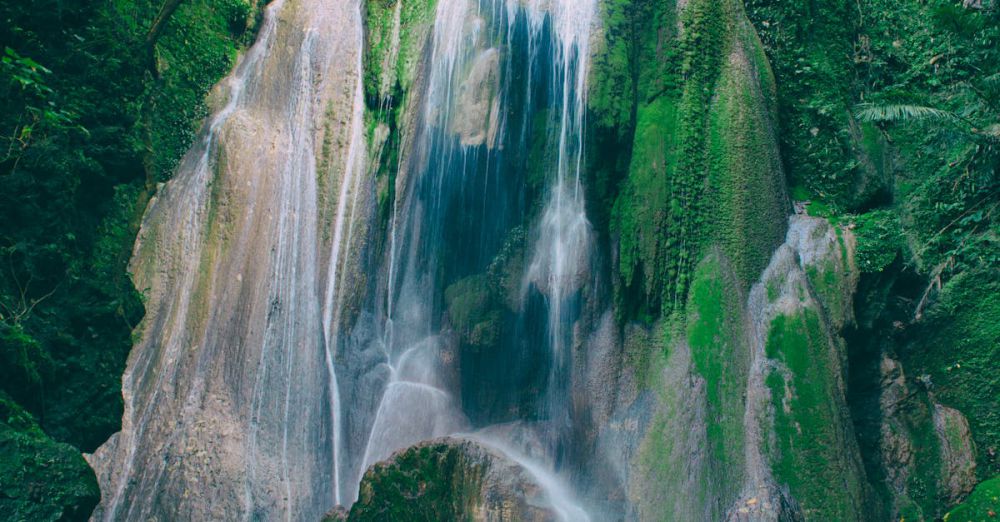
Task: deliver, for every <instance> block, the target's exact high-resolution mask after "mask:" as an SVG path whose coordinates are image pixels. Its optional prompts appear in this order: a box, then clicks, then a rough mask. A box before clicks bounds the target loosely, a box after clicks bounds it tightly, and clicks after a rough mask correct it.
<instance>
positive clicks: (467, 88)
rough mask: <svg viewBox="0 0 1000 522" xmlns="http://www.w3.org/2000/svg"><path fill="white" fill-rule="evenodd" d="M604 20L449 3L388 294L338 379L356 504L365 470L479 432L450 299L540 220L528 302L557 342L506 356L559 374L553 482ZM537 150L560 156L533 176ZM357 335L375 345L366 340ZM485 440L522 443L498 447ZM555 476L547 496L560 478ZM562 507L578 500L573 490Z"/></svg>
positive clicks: (538, 462)
mask: <svg viewBox="0 0 1000 522" xmlns="http://www.w3.org/2000/svg"><path fill="white" fill-rule="evenodd" d="M593 16H594V2H593V1H575V0H560V1H555V2H541V1H528V2H524V1H520V0H440V1H439V2H438V5H437V10H436V19H435V23H434V28H433V37H432V41H431V44H430V45H431V47H430V51H429V53H430V54H429V60H428V64H429V65H428V72H427V80H426V87H425V91H424V92H423V93H422V96H420V97H419V98H417V99H418V100H420V102H421V103H422V105H421V108H420V110H419V112H418V128H417V130H416V136H415V138H414V139H413V141H412V144H411V146H410V149H408V150H407V154H409V157H410V159H409V162H408V163H407V164H406V166H405V167H403V168H402V170H401V172H400V174H399V177H400V179H402V180H404V182H405V185H404V188H403V189H402V190H401V191H400V192H401V196H400V198H399V199H398V200H397V202H396V206H395V208H394V211H393V215H392V218H391V226H390V230H389V234H388V235H389V245H388V254H387V259H386V261H385V262H386V264H387V267H388V268H387V270H386V272H385V274H386V276H385V277H386V279H387V283H386V284H385V290H384V291H385V295H384V297H379V298H378V299H377V300H376V305H374V306H375V308H376V309H374V310H371V311H370V312H369V314H368V316H369V317H371V318H372V319H371V321H370V322H369V321H366V320H362V321H359V326H356V327H355V332H354V333H353V334H352V336H351V337H352V339H350V340H347V341H345V342H344V344H343V347H342V348H340V353H341V354H342V355H343V357H342V359H343V360H344V361H345V364H344V365H343V366H341V367H340V368H339V369H338V375H346V376H349V377H347V378H346V380H345V379H341V381H340V386H341V390H342V398H343V399H344V403H343V408H344V411H345V412H346V413H345V422H346V425H345V427H344V428H343V429H345V430H346V432H345V433H346V435H344V436H343V440H345V441H346V446H345V447H344V449H343V451H342V452H341V455H343V458H342V459H341V460H340V461H339V462H338V465H339V467H340V468H341V469H340V471H339V474H340V476H341V477H345V478H344V480H345V481H346V480H347V479H346V477H350V476H353V477H355V478H354V483H353V484H347V483H346V482H345V484H344V485H343V491H342V496H343V498H344V499H353V498H356V495H357V489H356V487H357V483H358V482H360V480H361V476H362V475H363V473H364V472H365V470H366V469H367V468H368V466H369V465H371V464H373V463H374V462H376V461H379V460H382V459H384V458H386V457H388V456H389V455H390V454H392V453H393V452H394V451H396V450H399V449H401V448H405V447H407V446H410V445H412V444H413V443H416V442H418V441H420V440H425V439H429V438H433V437H437V436H441V435H445V434H449V433H455V432H459V431H463V430H468V429H475V428H478V427H481V426H482V425H481V424H480V423H478V422H472V421H471V420H470V418H469V416H468V414H469V412H470V411H469V410H470V403H469V401H468V400H466V401H464V402H465V404H463V401H462V397H461V394H460V388H461V386H459V382H458V381H460V380H462V379H463V378H465V379H467V378H468V376H466V375H462V376H459V375H458V374H459V368H458V364H459V363H458V362H456V359H457V358H458V354H457V351H458V347H457V346H456V341H455V339H454V335H453V333H452V332H450V331H447V330H445V331H443V330H442V329H443V328H444V329H446V328H447V322H446V321H444V322H443V321H442V316H444V315H446V314H445V312H446V311H447V306H446V303H445V302H444V301H445V300H446V299H444V296H442V294H443V293H447V292H443V290H444V289H446V288H451V289H452V290H449V292H452V293H457V292H458V291H459V290H454V289H456V288H461V287H462V285H463V284H464V283H463V281H467V280H468V279H467V278H468V277H470V275H472V274H476V273H481V272H483V271H486V270H487V269H488V267H489V266H490V262H491V261H492V260H493V259H494V258H495V256H496V255H497V253H498V251H499V250H500V249H501V247H502V246H503V244H504V238H507V237H510V236H511V234H512V231H513V230H514V229H515V227H516V226H517V225H518V224H519V223H520V222H521V220H523V216H524V215H525V213H532V212H538V213H540V223H539V224H538V225H537V230H535V231H533V232H534V233H535V234H536V237H537V240H536V241H535V242H534V244H533V245H526V248H527V249H528V250H529V252H530V262H529V263H528V264H527V266H526V268H525V270H524V272H523V273H522V274H521V276H520V277H521V279H522V281H523V283H522V285H521V287H522V289H521V293H522V297H521V301H522V303H525V304H526V303H529V302H535V303H541V304H539V305H538V306H536V307H535V308H538V307H539V306H540V307H541V308H542V309H544V310H546V312H545V313H543V314H542V315H543V316H544V319H541V322H542V323H544V325H543V326H542V327H541V329H542V330H544V331H545V332H547V333H545V334H543V335H540V336H532V334H531V331H532V330H533V329H532V328H530V327H526V326H524V327H521V328H519V329H518V330H519V332H520V333H522V334H523V335H518V334H515V335H514V336H513V337H514V339H512V340H511V342H508V343H505V344H504V346H505V349H507V348H509V349H510V350H512V351H525V350H527V351H535V352H537V351H539V350H538V346H546V347H548V348H547V350H548V353H543V354H541V359H543V360H544V359H547V360H548V362H547V363H545V364H547V365H548V367H549V368H550V371H549V376H548V377H547V378H545V379H542V382H541V383H540V387H541V388H544V389H545V392H544V395H545V397H546V399H545V400H542V401H537V402H538V404H537V405H536V408H537V409H538V410H539V411H538V412H537V413H536V414H534V415H533V416H534V417H536V418H539V419H542V418H546V417H548V418H549V419H550V422H543V423H539V424H538V425H539V426H542V425H544V426H546V427H545V428H540V431H541V434H542V436H543V437H544V438H545V439H546V440H548V441H550V442H548V443H547V447H548V448H549V449H548V450H546V451H544V452H543V454H542V455H538V454H537V453H536V454H532V458H533V459H534V461H533V462H531V469H533V470H535V471H534V472H533V473H535V474H536V475H537V474H540V473H542V470H544V469H545V468H549V469H552V467H553V463H554V462H555V459H554V455H553V454H552V452H553V451H555V450H557V448H556V442H555V441H557V440H558V438H559V437H560V436H561V431H562V430H563V429H564V428H566V427H567V424H568V422H569V417H568V413H566V410H567V408H568V401H567V399H566V397H567V395H568V393H569V390H568V386H569V382H568V379H569V375H568V372H569V366H570V364H569V361H570V357H571V354H570V350H569V346H570V344H571V342H572V339H571V338H572V323H573V322H574V320H575V315H576V310H577V309H578V308H579V306H578V302H579V293H580V290H581V288H582V286H583V285H584V283H585V280H586V278H587V277H588V275H587V272H588V263H589V260H590V258H591V254H592V252H591V238H590V235H591V232H590V224H589V222H588V220H587V217H586V213H585V209H584V206H585V205H584V196H583V189H582V181H581V168H582V161H583V160H582V155H583V126H584V112H585V94H586V76H587V62H588V58H589V37H590V30H591V24H592V21H593ZM536 141H537V142H540V143H544V144H545V147H544V149H543V150H549V151H551V152H550V153H548V154H547V155H546V156H547V157H545V158H542V159H541V160H540V161H539V162H538V164H534V165H533V164H531V162H532V160H538V159H539V158H537V157H535V158H532V157H531V156H530V154H529V153H528V152H527V151H528V150H529V149H531V146H530V145H531V144H532V143H533V142H536ZM529 170H533V171H534V174H533V175H528V174H527V172H528V171H529ZM532 176H534V178H533V177H532ZM537 178H541V179H537ZM526 186H530V187H531V188H529V189H526V188H525V187H526ZM526 190H533V191H534V192H535V194H536V196H534V197H538V196H543V197H544V198H546V199H547V203H546V204H545V205H544V208H537V207H536V208H532V207H530V206H528V203H527V202H526V200H527V199H529V198H528V197H527V196H526ZM380 307H381V308H380ZM379 309H381V310H383V311H382V312H379ZM520 314H521V315H522V316H523V317H522V318H520V319H516V320H515V322H517V323H519V324H525V323H530V322H532V321H536V322H537V320H536V319H535V318H534V317H532V315H533V312H532V311H531V310H528V309H526V308H525V306H524V305H522V306H521V312H520ZM363 315H364V314H363ZM380 316H381V317H383V319H382V320H381V321H379V320H378V319H377V317H380ZM359 329H360V330H369V329H375V330H376V331H377V332H378V333H376V334H375V335H374V336H367V337H366V336H365V335H362V334H360V333H359V332H358V330H359ZM527 337H534V340H531V339H527ZM362 339H364V340H362ZM536 356H537V354H536ZM497 370H498V371H500V369H497ZM345 394H346V395H345ZM373 396H374V397H377V398H378V400H377V402H373V401H371V397H373ZM484 417H485V418H486V419H487V420H489V417H490V416H489V415H484ZM496 420H503V419H496ZM480 439H482V440H486V441H487V443H490V444H491V445H494V446H497V447H507V448H509V447H510V444H511V443H510V441H505V440H502V438H500V439H498V438H497V437H496V436H495V435H494V436H491V437H480ZM489 441H492V442H489ZM506 453H508V454H513V453H515V452H512V451H511V450H509V449H508V451H506ZM526 453H527V452H524V454H526ZM517 454H519V455H520V454H522V453H521V452H517ZM358 456H360V457H361V458H360V460H358V459H357V457H358ZM519 459H520V460H519V461H520V462H525V463H527V462H529V460H527V457H519ZM548 473H550V472H548ZM539 476H541V475H539ZM545 476H546V477H549V478H548V479H547V481H548V483H550V484H556V483H558V482H559V480H560V479H557V478H555V477H554V476H550V475H545ZM550 496H551V497H556V496H558V497H560V498H562V499H563V503H567V502H569V501H568V500H566V499H567V496H566V495H565V494H564V493H563V494H561V495H556V494H555V493H552V492H550ZM567 505H571V503H569V504H567ZM559 511H562V512H563V513H564V514H566V516H567V517H570V518H572V519H573V520H579V519H581V516H585V514H583V511H582V510H580V509H579V508H577V507H571V508H565V509H562V508H561V509H560V510H559Z"/></svg>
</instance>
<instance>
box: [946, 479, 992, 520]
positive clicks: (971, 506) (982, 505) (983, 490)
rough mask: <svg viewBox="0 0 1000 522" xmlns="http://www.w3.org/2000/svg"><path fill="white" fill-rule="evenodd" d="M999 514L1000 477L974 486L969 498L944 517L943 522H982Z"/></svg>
mask: <svg viewBox="0 0 1000 522" xmlns="http://www.w3.org/2000/svg"><path fill="white" fill-rule="evenodd" d="M997 513H1000V476H997V477H993V478H992V479H990V480H987V481H984V482H983V483H981V484H979V485H978V486H976V490H975V491H973V492H972V495H970V496H969V498H967V499H965V501H964V502H962V503H961V504H959V505H958V506H957V507H955V509H952V510H951V511H949V512H948V513H947V514H946V515H945V516H944V521H945V522H984V521H988V520H994V519H996V518H997Z"/></svg>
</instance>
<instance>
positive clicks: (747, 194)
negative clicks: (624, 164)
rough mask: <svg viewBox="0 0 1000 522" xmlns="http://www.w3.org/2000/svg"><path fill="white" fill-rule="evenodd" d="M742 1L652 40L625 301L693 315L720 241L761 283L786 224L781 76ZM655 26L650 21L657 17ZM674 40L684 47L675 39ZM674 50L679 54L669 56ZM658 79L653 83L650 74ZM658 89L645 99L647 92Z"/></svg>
mask: <svg viewBox="0 0 1000 522" xmlns="http://www.w3.org/2000/svg"><path fill="white" fill-rule="evenodd" d="M743 16H744V15H743V12H742V6H741V5H740V4H739V3H736V2H708V1H704V0H695V1H692V2H690V3H689V4H688V5H687V6H686V7H685V8H684V10H683V12H682V13H680V17H679V18H680V21H681V24H682V25H683V27H684V30H683V31H682V32H681V33H680V34H679V35H675V30H676V23H677V18H674V17H669V16H663V17H660V18H656V17H653V19H654V20H657V22H658V23H660V24H666V23H668V22H669V23H670V25H661V26H659V27H657V28H656V30H653V31H651V32H650V34H651V35H655V37H654V36H650V35H647V36H646V38H653V41H655V42H656V45H655V46H652V45H650V43H649V41H648V40H642V42H643V43H644V45H645V47H643V49H644V51H645V52H644V54H640V60H642V61H641V64H646V63H648V64H650V65H648V66H647V69H648V70H645V71H644V69H643V67H642V66H640V67H639V73H638V77H639V78H640V81H639V106H638V109H637V117H636V129H635V135H634V140H633V150H632V158H631V163H630V167H629V173H628V178H627V179H626V181H625V182H624V183H623V185H622V190H621V193H620V194H619V196H618V199H617V201H616V203H615V207H614V208H615V210H614V218H613V228H614V230H615V231H616V232H617V234H618V237H619V241H620V250H619V270H620V272H619V274H620V275H621V277H622V280H621V281H622V289H621V291H620V294H621V295H624V296H628V297H621V295H620V300H621V299H632V300H634V299H636V298H635V297H631V296H633V295H637V296H639V299H641V300H642V301H643V302H644V303H643V306H636V305H635V304H634V303H632V304H631V305H628V304H627V306H626V308H629V309H632V310H640V309H647V310H649V311H650V313H652V314H654V315H655V314H656V313H657V312H658V311H660V310H663V311H666V312H669V311H673V310H679V309H682V308H683V306H684V304H685V303H686V301H687V292H688V287H689V285H690V283H691V272H692V270H693V267H694V265H695V263H696V262H697V261H698V260H699V259H701V258H702V257H703V256H704V254H705V252H706V248H708V247H710V246H711V245H715V244H719V245H721V246H722V247H723V250H724V252H725V254H726V256H727V257H728V258H729V259H730V260H731V263H732V265H733V269H734V270H735V272H736V273H737V275H738V276H739V278H740V279H741V281H742V285H743V286H744V287H747V288H748V287H749V285H750V284H751V282H752V281H754V280H755V279H756V277H757V275H758V274H759V273H760V270H762V269H763V268H764V266H766V264H767V262H768V260H769V259H770V255H771V252H772V251H773V250H774V248H775V247H776V246H777V245H778V244H780V242H781V238H782V236H783V231H784V222H785V214H786V209H785V201H786V199H785V195H784V188H783V179H782V177H781V175H780V172H781V166H780V164H779V162H778V159H777V155H776V148H777V143H776V142H775V141H774V137H773V135H772V134H773V127H774V123H773V121H772V119H773V117H772V115H771V114H770V111H771V109H772V108H773V107H772V106H773V97H774V92H773V78H772V77H771V73H770V69H769V68H768V67H767V63H766V60H764V59H763V54H762V53H763V51H762V50H761V45H760V42H759V41H758V40H757V39H756V37H755V36H753V32H752V30H751V29H750V28H749V26H748V25H747V24H746V22H745V20H744V18H743ZM647 23H648V22H647ZM670 38H674V41H672V42H671V41H670V40H669V39H670ZM666 49H670V51H667V50H666ZM647 74H648V76H647ZM647 90H648V91H650V92H644V91H647Z"/></svg>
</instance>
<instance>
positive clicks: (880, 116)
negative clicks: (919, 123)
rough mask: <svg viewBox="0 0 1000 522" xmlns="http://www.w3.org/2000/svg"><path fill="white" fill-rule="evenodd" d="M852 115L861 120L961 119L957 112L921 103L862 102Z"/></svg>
mask: <svg viewBox="0 0 1000 522" xmlns="http://www.w3.org/2000/svg"><path fill="white" fill-rule="evenodd" d="M854 116H855V117H856V118H857V119H858V120H860V121H863V122H880V121H910V120H938V121H953V122H955V121H961V118H960V117H959V116H958V115H957V114H955V113H953V112H950V111H943V110H941V109H935V108H933V107H925V106H923V105H902V104H875V103H862V104H859V105H858V106H857V107H856V108H855V111H854Z"/></svg>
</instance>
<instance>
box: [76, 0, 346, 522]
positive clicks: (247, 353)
mask: <svg viewBox="0 0 1000 522" xmlns="http://www.w3.org/2000/svg"><path fill="white" fill-rule="evenodd" d="M358 6H359V4H358V3H357V2H331V1H328V0H277V1H275V2H272V3H271V4H270V5H269V7H268V8H267V16H266V18H265V21H264V23H263V25H262V28H261V30H260V36H259V38H258V41H257V43H256V44H255V45H254V46H253V47H252V48H251V49H250V50H249V51H248V52H247V54H246V55H245V56H244V57H243V58H242V59H241V61H240V64H239V65H238V66H237V68H236V70H235V71H234V72H233V73H232V75H231V76H230V77H229V78H227V79H226V80H224V81H223V83H222V85H221V86H220V88H219V89H218V90H217V93H216V94H217V96H218V97H219V98H220V99H219V100H217V104H216V107H217V108H218V110H217V112H216V113H215V114H214V115H213V116H212V117H211V118H210V119H209V120H208V122H207V123H206V126H205V128H204V130H203V131H202V134H201V135H200V136H199V138H198V140H197V141H196V144H195V146H194V147H193V148H192V149H191V150H190V151H189V152H188V154H187V155H186V156H185V158H184V160H183V161H182V163H181V165H180V167H179V168H178V171H177V172H176V173H175V175H174V177H173V179H172V180H171V181H170V182H169V183H167V184H166V185H165V186H164V187H163V188H162V189H161V190H160V191H159V195H158V196H157V198H156V199H154V200H153V201H152V202H151V203H150V206H149V208H148V209H147V212H146V215H145V217H144V219H143V223H142V228H141V230H140V233H139V237H138V239H137V243H136V247H135V253H134V256H133V260H132V265H131V267H130V268H131V271H132V275H133V280H134V281H135V284H136V287H137V288H140V289H142V291H143V292H144V293H145V294H146V296H147V297H148V299H147V301H146V310H147V314H146V317H145V318H144V320H143V323H142V324H141V325H140V327H139V329H138V330H137V332H136V337H137V338H138V339H139V340H138V342H137V343H136V345H135V347H134V348H133V350H132V353H131V355H130V358H129V362H128V366H127V369H126V372H125V375H124V376H123V384H122V387H123V390H122V392H123V395H124V399H125V413H124V415H123V419H122V430H121V432H120V433H118V434H116V435H115V436H114V437H112V438H111V439H109V441H108V442H107V443H105V445H103V446H102V447H101V448H99V449H98V451H96V452H95V454H94V455H93V456H92V458H91V463H92V465H93V466H94V468H95V470H96V471H97V474H98V477H99V481H100V482H101V490H102V504H101V505H100V506H99V507H98V509H97V511H96V512H95V514H94V517H93V518H94V519H95V520H150V519H159V520H212V519H239V518H251V517H259V518H261V519H276V518H285V516H286V515H287V516H288V517H291V518H292V519H297V520H310V519H311V520H316V519H319V518H320V517H321V516H322V514H323V513H324V512H326V511H327V510H328V509H330V508H331V507H332V506H333V505H334V504H335V498H334V496H335V494H334V491H335V487H334V486H333V484H334V483H335V482H336V477H335V476H334V475H335V473H334V471H333V470H332V469H331V468H332V467H331V465H330V464H329V462H330V455H332V454H333V453H334V452H335V441H334V440H332V439H333V437H332V436H331V432H332V429H331V426H332V425H333V420H332V411H331V410H332V408H331V406H330V400H329V397H330V394H329V390H330V389H331V386H332V376H331V373H330V372H329V371H328V368H327V364H326V361H325V353H324V344H323V341H324V323H326V325H327V326H328V328H329V326H330V323H331V322H334V321H336V316H335V315H333V316H332V319H328V317H331V314H329V313H328V312H329V311H330V308H331V305H330V303H325V302H324V294H325V293H326V292H325V291H324V290H325V289H326V288H327V287H328V286H329V285H328V284H327V283H328V280H332V279H333V277H332V276H331V274H332V273H334V272H335V271H334V270H330V269H329V268H330V267H329V265H331V264H337V263H335V262H331V259H334V258H335V257H336V256H334V255H333V254H331V251H332V250H333V251H336V249H332V248H331V243H337V242H338V239H337V238H338V237H339V236H337V235H336V234H334V233H332V230H334V229H335V228H336V227H334V226H333V224H334V221H335V220H339V218H338V215H339V214H340V213H338V212H337V208H338V203H339V202H340V201H343V200H345V199H350V197H351V196H352V195H353V194H355V193H356V192H358V191H360V190H363V189H360V188H359V187H365V186H366V184H364V183H360V182H359V183H358V184H357V185H354V184H351V185H350V186H349V187H348V188H349V189H350V190H341V188H342V187H347V186H348V183H347V181H346V179H347V177H348V176H347V174H346V173H347V172H349V171H351V169H350V168H348V167H347V165H346V164H348V163H349V158H352V157H357V158H361V157H363V154H357V153H355V154H353V155H352V154H351V152H350V151H349V150H348V149H349V148H350V147H351V144H352V143H353V144H354V145H357V143H358V140H354V139H353V138H352V136H353V135H354V134H357V133H354V132H353V130H352V127H354V125H352V124H353V123H354V122H358V123H360V116H358V117H355V115H356V114H358V113H359V112H360V111H358V110H356V109H355V107H357V108H358V109H360V108H362V106H359V105H358V104H357V103H355V101H354V100H357V99H359V98H358V96H356V93H357V92H358V89H357V87H356V86H357V85H358V84H360V81H358V80H359V78H360V73H361V71H360V70H359V67H358V66H359V61H360V60H359V56H360V46H361V45H362V38H361V36H362V31H361V17H360V11H359V9H358ZM328 27H338V28H341V30H337V31H328V30H324V29H323V28H328ZM359 126H360V125H359ZM359 176H360V175H359ZM359 176H355V179H356V180H358V178H359ZM358 207H359V209H358V211H357V215H358V216H363V215H365V214H366V210H365V209H364V208H362V207H363V205H359V206H358ZM328 225H329V226H328ZM327 230H330V231H331V233H325V232H326V231H327ZM342 237H343V238H348V237H351V236H350V234H348V233H344V234H342ZM354 237H355V238H358V237H362V236H361V235H360V234H357V235H355V236H354ZM342 241H347V240H346V239H343V240H342ZM349 250H351V249H349V248H348V247H347V246H344V247H343V248H341V249H340V251H343V252H347V251H349ZM345 258H346V256H341V258H340V261H341V266H340V268H341V269H342V271H345V270H344V269H343V265H348V263H347V262H345V261H344V259H345Z"/></svg>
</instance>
